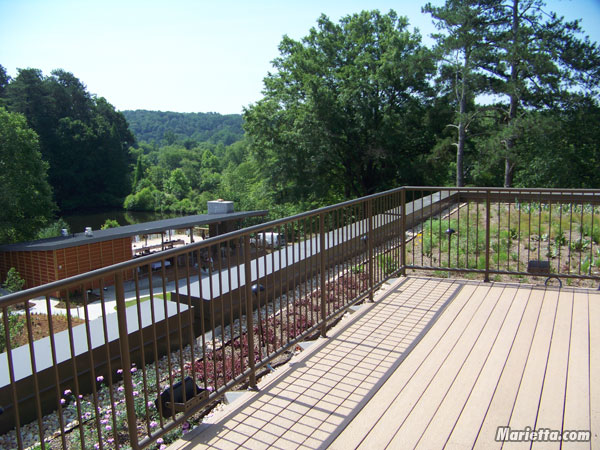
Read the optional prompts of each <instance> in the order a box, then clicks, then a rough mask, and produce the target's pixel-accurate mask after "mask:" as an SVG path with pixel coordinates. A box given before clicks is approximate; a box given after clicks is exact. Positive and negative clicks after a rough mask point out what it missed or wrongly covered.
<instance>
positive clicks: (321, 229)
mask: <svg viewBox="0 0 600 450" xmlns="http://www.w3.org/2000/svg"><path fill="white" fill-rule="evenodd" d="M319 253H320V255H319V261H320V263H321V267H320V272H321V274H320V275H321V298H320V301H321V317H320V319H321V337H327V321H326V320H325V314H326V300H327V297H326V292H325V281H326V280H325V214H324V213H321V214H319Z"/></svg>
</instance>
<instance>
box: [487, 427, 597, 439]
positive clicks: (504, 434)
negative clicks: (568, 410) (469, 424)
mask: <svg viewBox="0 0 600 450" xmlns="http://www.w3.org/2000/svg"><path fill="white" fill-rule="evenodd" d="M591 434H592V433H591V431H589V430H565V431H560V430H551V429H550V428H538V429H537V430H533V429H532V428H531V427H525V429H523V430H513V429H511V428H510V427H498V428H497V429H496V442H536V441H537V442H589V441H590V438H591Z"/></svg>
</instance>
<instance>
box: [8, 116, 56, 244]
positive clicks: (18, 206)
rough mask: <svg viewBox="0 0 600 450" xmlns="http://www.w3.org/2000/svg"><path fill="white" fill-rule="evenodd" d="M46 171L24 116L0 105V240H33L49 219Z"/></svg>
mask: <svg viewBox="0 0 600 450" xmlns="http://www.w3.org/2000/svg"><path fill="white" fill-rule="evenodd" d="M47 170H48V165H47V164H46V163H45V162H44V161H43V160H42V155H41V153H40V149H39V144H38V138H37V135H36V133H35V132H34V131H33V130H31V129H30V128H29V127H28V126H27V121H26V120H25V117H23V115H21V114H16V113H10V112H8V111H6V110H5V109H4V108H0V242H2V243H12V242H20V241H24V240H28V239H33V238H34V237H35V234H36V232H37V231H38V230H39V229H40V228H41V227H43V226H44V225H46V223H47V222H48V220H49V219H50V218H52V216H53V213H54V211H55V209H56V205H55V204H54V202H53V201H52V189H51V188H50V185H49V184H48V181H47V175H46V172H47Z"/></svg>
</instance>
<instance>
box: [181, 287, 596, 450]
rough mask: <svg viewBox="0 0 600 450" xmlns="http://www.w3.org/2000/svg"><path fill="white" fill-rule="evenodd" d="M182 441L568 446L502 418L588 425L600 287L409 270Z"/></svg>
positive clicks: (215, 444)
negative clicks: (505, 433) (433, 275)
mask: <svg viewBox="0 0 600 450" xmlns="http://www.w3.org/2000/svg"><path fill="white" fill-rule="evenodd" d="M392 291H393V292H389V293H388V294H387V295H386V296H384V297H383V298H382V299H380V300H378V301H377V302H376V303H374V304H370V305H368V306H365V307H364V308H363V310H362V311H361V313H359V314H358V316H357V317H356V318H355V319H352V320H351V321H350V322H349V323H348V324H346V325H344V326H343V327H342V328H341V329H340V330H338V331H336V332H334V333H332V335H331V336H330V337H329V338H328V340H323V341H322V342H321V343H319V344H316V345H315V347H314V348H313V350H309V351H308V352H303V353H306V354H304V355H302V356H301V357H300V358H299V360H298V361H296V362H294V363H293V364H292V365H291V366H290V367H289V368H288V369H287V370H285V371H283V372H282V373H279V374H278V375H274V376H273V379H271V380H267V381H265V384H264V386H262V387H261V391H260V392H258V393H251V394H247V395H246V398H245V399H244V400H243V401H239V402H236V403H234V404H233V405H231V410H227V408H226V409H225V410H224V411H223V412H222V413H221V414H217V415H216V416H215V417H214V418H213V419H212V421H211V422H212V424H207V425H203V427H202V428H201V429H198V430H196V431H195V432H193V433H190V435H189V436H188V437H186V438H185V439H184V440H181V441H179V443H178V444H175V445H173V446H172V447H171V448H172V449H173V450H175V449H178V450H179V449H188V448H189V449H191V448H215V449H217V448H218V449H225V448H250V449H256V448H280V449H286V450H287V449H294V448H297V449H317V448H321V449H324V448H329V449H339V450H349V449H355V448H360V449H375V448H376V449H380V448H381V449H383V448H389V449H396V448H402V449H405V448H407V449H410V448H422V449H437V448H456V449H462V448H484V449H488V448H532V447H533V448H560V447H561V445H560V443H546V442H544V443H533V445H532V442H496V441H495V438H496V434H497V428H498V427H499V426H510V427H511V429H513V430H522V429H526V427H530V428H532V429H535V428H551V429H557V430H591V432H592V439H591V442H580V443H570V444H567V443H564V445H562V448H574V449H580V448H595V449H598V448H599V438H598V429H599V427H600V423H599V420H600V383H598V382H597V381H596V380H598V379H600V347H599V346H600V292H598V291H593V290H584V289H571V288H563V289H562V290H558V289H555V288H548V289H544V288H532V287H530V286H522V285H521V286H520V285H516V284H506V283H478V282H462V281H456V280H455V281H449V280H434V279H423V278H410V277H409V278H408V279H406V280H405V281H404V282H403V284H401V285H399V286H398V287H397V288H394V289H392Z"/></svg>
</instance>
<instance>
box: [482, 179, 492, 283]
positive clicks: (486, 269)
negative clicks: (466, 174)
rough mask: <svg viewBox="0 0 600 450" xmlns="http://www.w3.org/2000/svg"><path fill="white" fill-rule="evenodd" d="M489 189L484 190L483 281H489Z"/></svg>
mask: <svg viewBox="0 0 600 450" xmlns="http://www.w3.org/2000/svg"><path fill="white" fill-rule="evenodd" d="M490 210H491V204H490V190H489V189H486V191H485V278H484V279H483V281H485V282H489V281H490V245H491V244H490Z"/></svg>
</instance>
